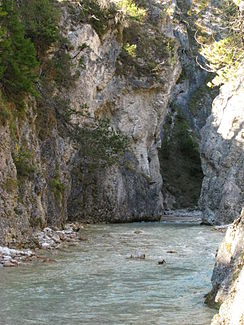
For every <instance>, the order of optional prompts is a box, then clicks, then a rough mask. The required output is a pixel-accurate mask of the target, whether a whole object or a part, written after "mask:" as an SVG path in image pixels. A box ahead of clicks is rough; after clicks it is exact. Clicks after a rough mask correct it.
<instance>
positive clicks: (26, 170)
mask: <svg viewBox="0 0 244 325" xmlns="http://www.w3.org/2000/svg"><path fill="white" fill-rule="evenodd" d="M31 160H32V154H31V152H30V151H29V150H23V148H20V149H18V150H17V153H16V154H15V155H14V163H15V166H16V169H17V177H18V178H29V179H31V178H32V177H33V175H34V172H35V168H34V166H33V165H32V163H31Z"/></svg>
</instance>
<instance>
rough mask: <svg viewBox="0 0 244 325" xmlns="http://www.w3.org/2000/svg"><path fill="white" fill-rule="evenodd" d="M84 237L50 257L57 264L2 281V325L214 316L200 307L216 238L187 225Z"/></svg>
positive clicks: (93, 232)
mask: <svg viewBox="0 0 244 325" xmlns="http://www.w3.org/2000/svg"><path fill="white" fill-rule="evenodd" d="M86 232H87V235H88V238H89V240H88V241H87V242H82V243H81V244H79V246H77V247H74V248H73V249H72V251H71V250H70V249H69V250H62V251H58V252H57V251H56V252H54V253H53V255H52V258H55V259H56V260H57V263H53V264H42V265H40V264H38V265H31V266H26V267H21V269H18V268H15V269H4V270H3V271H2V272H1V273H0V292H1V295H0V315H2V317H1V320H0V324H1V325H13V324H14V325H18V324H38V325H39V324H49V325H52V324H60V325H61V324H162V325H164V324H167V325H176V324H182V325H184V324H185V325H189V324H194V325H206V324H209V323H210V320H211V318H212V316H213V314H214V313H215V310H212V309H210V308H208V307H207V306H206V305H204V303H203V301H204V295H205V294H206V293H207V292H208V291H209V290H210V277H211V272H212V268H213V265H214V257H215V251H216V249H217V247H218V244H219V242H220V241H221V239H222V237H223V235H222V234H221V233H219V232H216V231H214V230H213V229H212V228H209V227H205V226H199V225H197V224H187V223H184V224H180V223H179V224H175V223H132V224H118V225H117V224H116V225H92V226H89V227H88V228H87V230H86ZM138 254H139V255H140V254H145V259H136V258H131V255H133V256H137V255H138ZM163 259H164V260H165V261H166V263H164V264H161V265H160V264H158V262H160V261H162V260H163ZM3 315H4V317H3Z"/></svg>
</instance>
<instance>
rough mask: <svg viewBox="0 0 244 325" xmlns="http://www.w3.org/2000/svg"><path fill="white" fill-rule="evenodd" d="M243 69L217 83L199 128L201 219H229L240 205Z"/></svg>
mask: <svg viewBox="0 0 244 325" xmlns="http://www.w3.org/2000/svg"><path fill="white" fill-rule="evenodd" d="M243 75H244V70H243V66H242V67H241V68H240V70H239V72H238V75H237V78H236V80H235V81H232V82H229V83H227V84H225V85H224V86H222V87H221V89H220V94H219V96H218V97H217V98H216V99H215V100H214V103H213V107H212V114H211V116H210V117H209V118H208V120H207V123H206V125H205V126H204V127H203V129H202V130H201V137H202V140H201V148H200V150H201V160H202V168H203V173H204V179H203V185H202V192H201V197H200V207H201V209H202V210H203V218H204V219H203V221H204V222H205V223H209V224H225V223H231V222H232V221H233V220H234V219H235V218H236V217H237V216H238V215H239V214H240V211H241V208H242V206H243V205H244V184H243V177H244V135H243V125H244V86H243V85H244V83H243V82H244V77H243Z"/></svg>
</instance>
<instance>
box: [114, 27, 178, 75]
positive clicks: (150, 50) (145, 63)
mask: <svg viewBox="0 0 244 325" xmlns="http://www.w3.org/2000/svg"><path fill="white" fill-rule="evenodd" d="M150 30H151V25H143V26H141V24H139V23H138V22H132V23H131V24H130V25H129V26H128V27H127V28H124V30H123V34H122V41H123V44H124V45H123V48H122V51H121V54H120V56H119V58H118V61H117V62H116V68H117V69H116V72H117V73H118V74H119V75H132V76H133V78H135V77H141V76H144V75H146V76H147V77H149V76H151V77H152V78H158V77H160V76H161V75H162V71H163V69H164V68H165V65H166V64H167V63H168V65H169V66H171V65H173V63H174V56H175V44H176V43H175V42H174V40H170V39H168V38H167V37H165V35H163V34H162V33H161V32H160V31H159V30H157V29H155V28H154V33H151V32H148V31H150ZM163 61H164V63H165V64H164V65H162V64H161V63H162V62H163ZM166 62H167V63H166Z"/></svg>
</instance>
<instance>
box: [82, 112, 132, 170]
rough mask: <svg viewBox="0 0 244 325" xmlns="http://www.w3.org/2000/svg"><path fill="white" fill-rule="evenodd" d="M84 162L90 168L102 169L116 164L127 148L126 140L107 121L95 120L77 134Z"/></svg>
mask: <svg viewBox="0 0 244 325" xmlns="http://www.w3.org/2000/svg"><path fill="white" fill-rule="evenodd" d="M77 138H78V141H79V143H80V145H81V151H82V153H83V156H84V158H85V159H86V162H87V163H88V165H89V166H90V168H95V169H97V168H99V167H101V168H104V167H107V166H111V165H113V164H115V163H116V162H118V160H119V157H120V156H121V154H122V153H123V152H124V151H125V150H126V149H127V147H128V138H127V137H126V136H123V135H122V134H121V133H119V132H116V131H115V130H113V128H111V126H110V123H109V120H108V119H99V118H95V119H94V120H93V121H92V123H91V124H90V126H89V127H82V128H79V130H78V133H77Z"/></svg>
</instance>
